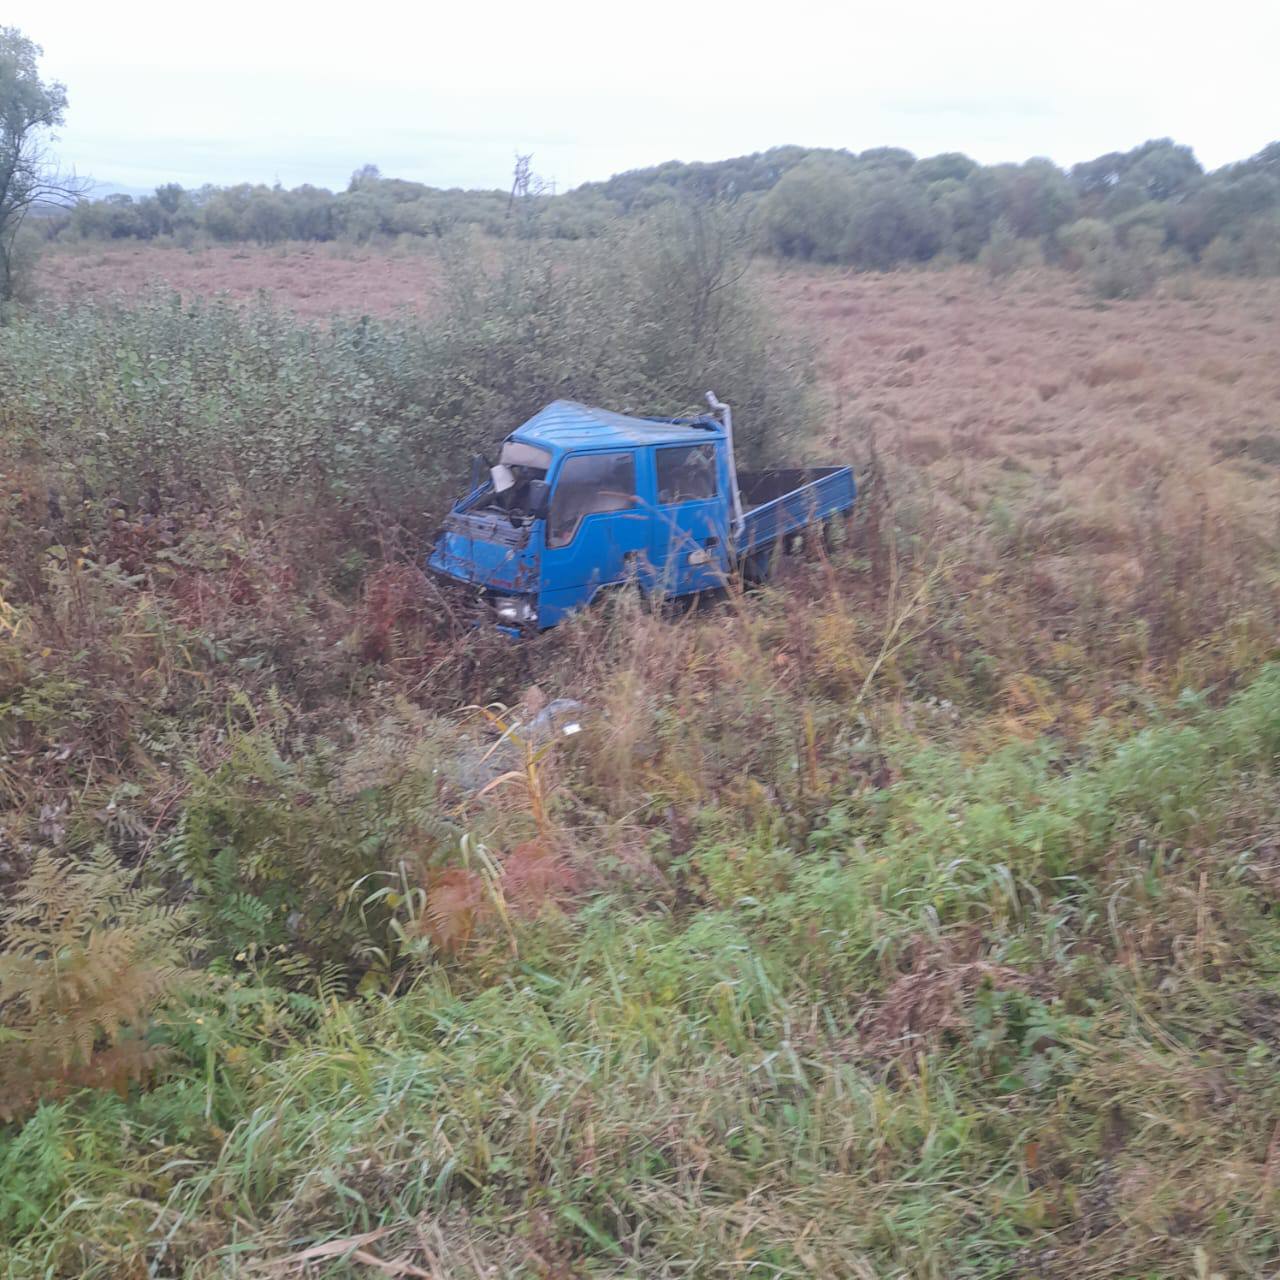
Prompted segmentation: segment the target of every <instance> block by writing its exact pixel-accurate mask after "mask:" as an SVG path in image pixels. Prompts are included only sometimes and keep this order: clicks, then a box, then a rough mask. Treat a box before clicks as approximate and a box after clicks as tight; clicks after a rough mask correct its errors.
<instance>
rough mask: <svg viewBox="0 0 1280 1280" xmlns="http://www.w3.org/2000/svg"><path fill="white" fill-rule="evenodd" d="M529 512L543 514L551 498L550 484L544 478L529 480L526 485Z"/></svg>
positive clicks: (545, 512) (535, 514)
mask: <svg viewBox="0 0 1280 1280" xmlns="http://www.w3.org/2000/svg"><path fill="white" fill-rule="evenodd" d="M528 493H529V514H530V515H533V516H545V515H546V514H547V505H548V503H549V502H550V500H551V486H550V485H549V484H548V483H547V482H546V481H545V480H530V481H529V485H528Z"/></svg>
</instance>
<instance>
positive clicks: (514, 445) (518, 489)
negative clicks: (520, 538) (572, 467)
mask: <svg viewBox="0 0 1280 1280" xmlns="http://www.w3.org/2000/svg"><path fill="white" fill-rule="evenodd" d="M550 465H551V454H550V453H548V452H547V450H545V449H539V448H538V447H537V446H536V445H531V444H525V443H524V441H523V440H504V441H503V443H502V450H501V452H500V453H499V454H498V466H499V467H501V468H505V469H506V471H508V472H509V473H510V478H511V481H512V483H511V484H509V485H507V486H506V487H505V488H502V489H501V490H498V489H496V488H495V487H494V485H493V482H492V480H491V481H490V483H489V485H488V486H487V487H486V489H485V492H484V493H483V494H482V495H481V496H480V499H479V501H478V502H477V503H476V504H475V508H474V509H475V510H477V511H485V510H488V511H501V512H502V513H503V514H504V515H507V516H510V517H512V519H516V518H517V517H521V516H523V517H524V518H526V519H531V518H532V517H533V516H535V515H537V514H539V513H538V512H537V511H535V510H534V509H533V504H532V502H531V500H530V492H529V484H530V481H533V480H545V479H546V478H547V468H548V467H549V466H550Z"/></svg>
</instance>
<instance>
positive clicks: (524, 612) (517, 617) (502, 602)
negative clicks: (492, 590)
mask: <svg viewBox="0 0 1280 1280" xmlns="http://www.w3.org/2000/svg"><path fill="white" fill-rule="evenodd" d="M493 611H494V612H495V613H496V614H497V615H498V617H500V618H501V619H502V620H503V622H532V621H533V605H531V604H530V603H529V602H528V601H527V600H521V599H519V598H518V597H514V596H499V597H498V598H497V599H496V600H495V601H494V602H493Z"/></svg>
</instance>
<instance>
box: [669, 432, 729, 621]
mask: <svg viewBox="0 0 1280 1280" xmlns="http://www.w3.org/2000/svg"><path fill="white" fill-rule="evenodd" d="M654 469H655V476H656V507H655V512H654V520H653V543H652V551H651V553H650V554H651V556H652V558H653V566H654V571H655V574H656V577H657V582H658V585H659V586H660V587H661V588H662V590H663V591H665V592H666V593H667V594H668V595H673V596H682V595H687V594H688V593H689V592H691V591H704V590H706V589H708V588H710V587H718V586H721V585H722V584H723V583H724V579H725V574H726V572H727V569H728V563H729V560H728V555H729V551H728V545H727V544H728V540H729V529H728V519H729V517H728V503H727V502H726V501H725V498H724V495H723V494H722V493H721V492H720V483H719V468H718V465H717V458H716V446H715V445H714V444H693V445H663V446H661V447H659V448H657V449H655V450H654Z"/></svg>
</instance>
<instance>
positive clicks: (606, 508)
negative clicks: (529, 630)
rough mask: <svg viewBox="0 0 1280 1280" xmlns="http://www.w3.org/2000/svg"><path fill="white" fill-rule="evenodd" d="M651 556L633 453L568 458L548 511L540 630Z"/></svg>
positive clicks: (625, 576) (632, 573)
mask: <svg viewBox="0 0 1280 1280" xmlns="http://www.w3.org/2000/svg"><path fill="white" fill-rule="evenodd" d="M648 552H649V520H648V517H647V515H646V514H645V512H644V510H643V508H642V507H641V505H640V503H639V500H638V498H637V496H636V456H635V453H634V452H633V451H630V450H627V451H625V452H621V451H618V452H612V453H575V454H570V455H569V456H568V457H567V458H566V459H565V460H564V461H563V462H562V463H561V464H560V470H559V472H558V474H557V476H556V480H555V487H554V489H553V490H552V493H551V504H550V507H549V509H548V511H547V530H546V549H545V550H544V552H543V555H542V593H541V602H540V620H541V623H542V625H543V626H552V625H554V624H555V623H556V622H558V621H559V620H560V618H561V617H563V616H564V614H565V613H567V612H568V611H569V610H570V609H573V608H576V607H577V606H578V605H582V604H586V603H587V602H588V601H590V599H591V597H592V596H593V595H595V593H596V592H597V591H598V590H599V589H600V588H601V587H604V586H608V585H609V584H610V583H614V582H623V581H625V580H626V579H628V578H629V577H632V576H636V575H638V574H640V573H641V572H642V571H643V568H644V562H645V559H646V557H647V555H648Z"/></svg>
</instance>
